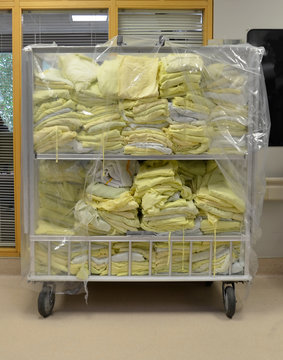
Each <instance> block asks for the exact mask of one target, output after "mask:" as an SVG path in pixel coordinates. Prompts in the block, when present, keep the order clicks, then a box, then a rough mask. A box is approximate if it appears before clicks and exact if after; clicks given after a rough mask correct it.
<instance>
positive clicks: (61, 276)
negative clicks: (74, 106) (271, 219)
mask: <svg viewBox="0 0 283 360" xmlns="http://www.w3.org/2000/svg"><path fill="white" fill-rule="evenodd" d="M162 45H164V44H162V43H161V44H157V45H156V46H155V47H143V48H140V47H131V46H126V45H122V44H121V43H120V44H118V45H116V44H115V45H113V46H104V47H102V46H100V47H97V48H95V47H59V46H48V47H46V46H42V47H41V46H35V47H32V46H31V47H28V48H25V50H24V51H23V64H22V68H23V94H22V100H23V101H22V104H23V106H22V180H23V183H22V215H23V230H22V254H23V257H24V259H26V260H25V264H26V266H25V267H24V268H23V271H24V272H25V274H26V275H27V279H28V281H29V282H42V283H43V288H42V291H41V292H40V294H39V297H38V310H39V312H40V314H41V315H42V316H44V317H46V316H48V315H50V314H51V312H52V309H53V306H54V302H55V292H56V284H58V283H59V282H60V283H65V282H80V283H81V282H82V281H84V282H88V281H91V282H96V281H103V282H106V281H108V282H114V281H132V282H149V281H150V282H168V281H170V282H172V281H173V282H176V281H182V282H184V281H187V282H192V281H194V282H199V281H201V282H206V283H212V282H215V281H218V282H222V295H223V302H224V307H225V312H226V315H227V316H228V317H229V318H232V316H233V315H234V313H235V309H236V295H235V283H237V282H249V281H250V280H251V279H252V275H253V272H252V270H251V264H250V258H251V241H252V239H253V237H254V234H253V231H254V228H255V223H254V222H255V218H256V216H257V214H256V212H257V210H258V209H257V208H256V207H257V206H258V198H259V196H258V194H259V193H260V194H261V193H262V192H263V190H262V189H260V191H259V188H258V186H257V184H259V183H260V184H261V182H263V180H261V179H259V178H258V177H257V179H256V178H255V177H256V176H258V172H257V169H256V167H257V153H258V152H259V151H260V150H262V149H264V148H265V146H266V144H265V143H266V138H267V137H268V119H266V120H265V116H266V113H264V111H263V112H262V113H261V114H259V109H260V107H262V108H263V109H265V104H264V106H263V104H262V99H265V98H264V96H263V97H262V96H261V94H260V92H259V89H260V88H261V86H262V84H261V74H260V61H261V56H262V50H258V49H256V48H253V47H250V46H237V45H235V46H227V47H218V46H217V47H203V48H200V49H195V48H193V49H190V50H189V49H188V48H184V47H181V48H173V47H167V46H165V47H164V46H162ZM153 49H155V51H153ZM153 52H154V54H155V55H156V56H157V54H158V56H159V55H160V56H163V55H167V54H168V53H176V54H181V53H183V52H184V53H188V52H193V53H197V54H200V55H201V56H202V57H203V58H204V59H210V58H212V59H214V60H215V59H217V58H219V57H221V56H222V55H221V54H225V53H226V52H227V54H228V55H227V56H226V58H225V59H226V60H227V59H228V58H229V59H230V65H231V66H235V67H237V68H240V69H241V68H246V69H248V70H247V71H246V74H247V83H246V85H245V86H246V89H247V92H246V96H247V98H248V101H247V107H248V127H247V137H246V139H247V141H246V145H247V146H246V149H245V151H238V152H237V151H236V152H233V153H225V151H220V152H218V153H213V154H210V153H204V154H198V155H192V154H188V155H180V154H172V155H145V156H133V155H124V154H113V155H112V154H109V153H105V154H104V153H102V151H101V152H97V153H96V154H95V153H71V152H68V153H67V152H65V153H64V152H60V150H59V151H53V152H48V151H46V152H44V153H36V152H35V151H34V140H33V114H34V106H35V104H34V102H33V91H34V88H35V86H36V84H35V77H34V75H35V73H36V72H38V71H39V69H38V61H40V62H41V63H40V64H41V66H42V69H45V68H46V66H47V63H49V64H53V65H54V64H56V63H57V58H58V56H60V55H62V54H77V53H78V54H86V55H89V56H91V57H92V58H93V59H96V61H97V62H98V63H101V62H103V59H104V56H105V54H107V56H113V54H114V55H115V54H117V53H118V54H135V56H139V55H138V54H152V53H153ZM38 59H39V60H38ZM227 61H228V60H227ZM210 62H211V61H210ZM47 67H48V66H47ZM255 134H257V136H255ZM94 160H102V161H103V162H104V161H107V160H115V161H129V160H130V161H131V160H140V161H144V160H186V161H189V160H203V161H208V160H215V161H217V162H218V163H219V164H220V165H221V166H222V167H223V168H224V170H225V169H226V168H225V164H226V163H229V164H231V166H230V167H228V168H227V169H226V170H227V174H228V175H227V176H228V177H229V176H231V177H233V171H232V172H231V173H229V169H230V170H231V169H232V170H233V169H237V174H238V175H239V178H240V179H241V181H242V183H243V184H244V186H245V188H244V194H245V207H246V211H245V215H244V227H243V229H242V231H241V232H237V233H231V234H229V233H227V234H223V233H222V234H217V236H216V235H214V234H211V235H200V234H198V235H185V236H184V235H182V234H181V235H180V234H177V235H175V234H174V233H172V235H171V234H170V236H169V237H170V239H168V234H158V233H153V232H152V233H150V232H146V231H137V232H127V233H126V234H124V235H113V236H107V235H104V236H86V235H85V234H82V235H80V234H74V235H73V234H72V235H70V234H61V235H56V234H55V235H50V234H38V233H37V231H36V227H37V222H38V217H39V215H38V208H39V201H40V199H39V182H40V180H39V167H40V164H41V162H42V161H50V162H53V163H56V162H57V161H58V163H59V164H60V162H62V161H64V162H70V161H72V162H74V161H75V162H79V163H80V164H83V163H91V162H93V161H94ZM235 181H236V182H237V181H238V179H235ZM117 243H121V244H127V245H126V246H127V251H126V254H127V257H128V261H127V272H126V273H125V274H123V275H122V276H117V275H116V274H113V271H112V267H113V265H115V264H114V263H113V259H112V256H113V247H115V246H116V245H115V244H117ZM78 244H79V247H81V248H82V249H83V254H84V255H83V256H84V261H85V264H86V267H87V272H88V275H87V278H84V279H82V277H78V276H77V275H74V273H73V271H72V266H73V265H74V264H73V263H72V254H73V251H74V249H75V248H76V246H77V245H78ZM99 244H103V246H104V251H106V255H105V256H106V257H107V261H106V262H107V271H106V272H104V273H103V274H102V275H101V274H96V273H95V272H94V270H93V267H92V261H93V258H92V257H93V255H92V254H93V251H94V249H98V248H99V246H100V245H99ZM139 244H143V246H144V245H146V246H147V248H146V249H147V255H146V264H147V266H148V270H146V271H145V272H144V274H143V275H134V273H135V271H134V270H133V268H134V266H135V265H134V262H133V260H132V259H133V252H135V251H136V250H135V249H136V248H137V247H139V246H141V245H139ZM157 244H159V245H157ZM160 244H163V245H160ZM175 244H178V245H176V246H179V247H180V249H181V250H180V249H179V250H180V254H181V255H180V256H181V257H182V261H183V263H184V261H185V267H186V270H185V271H182V272H181V273H180V272H176V271H174V261H175V260H174V259H175V257H174V249H175ZM180 244H181V245H180ZM199 244H206V254H207V259H206V260H205V261H206V262H205V270H204V271H196V270H195V263H194V256H195V253H194V247H196V246H198V245H199ZM220 244H224V245H223V246H224V247H225V251H226V252H225V254H226V255H225V256H226V258H225V261H228V263H227V264H228V265H227V267H226V270H225V272H224V273H223V272H221V271H220V272H217V270H215V263H216V249H217V246H218V245H220ZM41 246H42V247H44V249H45V250H46V253H45V255H43V257H44V256H45V257H44V261H45V264H46V267H45V268H44V269H42V268H40V269H38V265H37V258H38V257H39V255H38V254H39V253H38V252H37V251H38V250H37V249H38V248H40V247H41ZM123 246H124V245H123ZM158 246H161V247H162V246H163V248H164V247H165V246H167V249H166V250H167V254H168V263H167V264H166V265H167V268H166V269H167V270H166V271H165V272H162V273H158V272H156V271H155V267H154V262H155V261H156V260H155V259H156V254H157V252H158V251H159V250H158V249H157V247H158ZM236 248H237V249H239V254H238V257H237V259H236V260H235V256H234V253H235V251H236V250H235V249H236ZM58 249H59V250H58ZM183 249H186V252H185V250H183ZM57 250H58V251H62V254H64V256H65V258H64V261H67V262H66V264H67V266H66V268H65V270H64V271H61V272H60V271H59V272H56V271H54V269H53V257H54V254H56V255H57V252H56V251H57ZM40 256H42V254H41V255H40ZM66 259H67V260H66ZM236 262H237V266H235V263H236ZM182 266H183V265H182Z"/></svg>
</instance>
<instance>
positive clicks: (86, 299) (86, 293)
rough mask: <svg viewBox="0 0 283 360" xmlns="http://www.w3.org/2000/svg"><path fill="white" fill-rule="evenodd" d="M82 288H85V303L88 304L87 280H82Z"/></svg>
mask: <svg viewBox="0 0 283 360" xmlns="http://www.w3.org/2000/svg"><path fill="white" fill-rule="evenodd" d="M84 290H85V303H86V304H87V305H88V288H87V281H84Z"/></svg>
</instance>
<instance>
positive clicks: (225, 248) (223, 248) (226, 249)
mask: <svg viewBox="0 0 283 360" xmlns="http://www.w3.org/2000/svg"><path fill="white" fill-rule="evenodd" d="M210 246H211V244H210V243H209V242H199V243H198V242H194V244H193V248H192V274H198V275H200V274H208V273H209V271H210V270H211V272H212V273H213V274H214V275H221V274H227V273H228V272H229V267H230V263H231V262H232V274H233V273H238V272H239V271H240V270H239V267H237V269H236V264H238V262H239V248H240V244H239V243H238V244H236V243H235V244H234V246H233V248H232V259H231V253H230V243H229V242H216V245H215V253H214V254H213V256H212V263H211V268H210V253H211V250H210ZM241 270H242V268H241Z"/></svg>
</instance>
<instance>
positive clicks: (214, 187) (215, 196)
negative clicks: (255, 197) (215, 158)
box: [194, 168, 245, 230]
mask: <svg viewBox="0 0 283 360" xmlns="http://www.w3.org/2000/svg"><path fill="white" fill-rule="evenodd" d="M194 201H195V204H196V206H197V207H198V208H199V209H201V210H202V211H203V212H204V213H205V214H206V215H207V217H208V220H209V222H210V223H211V224H212V225H214V226H215V227H214V228H215V230H217V222H218V221H219V220H220V219H227V220H236V221H239V222H242V221H243V214H244V211H245V202H244V200H243V199H241V198H240V197H239V196H237V195H236V194H235V193H234V191H232V190H231V188H230V187H229V185H228V183H227V181H226V180H225V178H224V176H223V174H222V173H221V171H220V170H219V169H218V168H215V169H214V170H213V171H211V172H210V173H207V174H206V175H205V176H204V177H203V181H202V184H201V186H200V188H199V190H198V191H197V194H196V197H195V199H194Z"/></svg>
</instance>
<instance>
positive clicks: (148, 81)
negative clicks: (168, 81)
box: [118, 55, 158, 99]
mask: <svg viewBox="0 0 283 360" xmlns="http://www.w3.org/2000/svg"><path fill="white" fill-rule="evenodd" d="M157 71H158V58H154V57H147V56H130V55H124V56H122V60H121V64H120V68H119V77H118V96H119V98H120V99H142V98H148V97H154V96H158V85H157Z"/></svg>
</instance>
